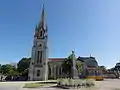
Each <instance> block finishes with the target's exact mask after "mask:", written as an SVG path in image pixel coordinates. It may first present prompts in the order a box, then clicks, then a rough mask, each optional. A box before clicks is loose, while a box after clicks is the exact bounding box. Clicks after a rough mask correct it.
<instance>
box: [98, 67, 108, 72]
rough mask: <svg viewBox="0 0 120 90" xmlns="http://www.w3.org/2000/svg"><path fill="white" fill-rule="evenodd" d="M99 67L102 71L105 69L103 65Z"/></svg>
mask: <svg viewBox="0 0 120 90" xmlns="http://www.w3.org/2000/svg"><path fill="white" fill-rule="evenodd" d="M99 68H100V69H101V70H102V72H103V73H105V72H106V71H107V70H106V67H105V66H99Z"/></svg>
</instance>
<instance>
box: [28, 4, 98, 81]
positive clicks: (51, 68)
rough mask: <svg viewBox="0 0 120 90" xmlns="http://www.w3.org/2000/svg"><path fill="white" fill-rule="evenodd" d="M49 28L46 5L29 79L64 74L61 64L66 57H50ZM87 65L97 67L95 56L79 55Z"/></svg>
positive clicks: (32, 57)
mask: <svg viewBox="0 0 120 90" xmlns="http://www.w3.org/2000/svg"><path fill="white" fill-rule="evenodd" d="M47 35H48V28H47V24H46V21H45V12H44V6H43V8H42V14H41V20H40V22H39V24H38V25H36V28H35V34H34V40H33V47H32V53H31V62H30V66H29V73H28V79H29V80H31V81H43V80H48V79H57V78H59V77H61V75H62V67H61V64H62V62H63V61H64V60H65V58H49V57H48V54H49V53H48V48H49V47H48V36H47ZM78 58H79V60H81V61H82V62H83V63H84V64H85V65H86V66H87V67H97V66H98V63H97V61H96V59H95V57H91V56H90V57H78Z"/></svg>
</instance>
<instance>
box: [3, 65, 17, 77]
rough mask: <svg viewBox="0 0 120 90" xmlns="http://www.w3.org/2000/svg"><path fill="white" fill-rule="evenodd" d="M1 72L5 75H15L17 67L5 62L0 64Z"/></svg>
mask: <svg viewBox="0 0 120 90" xmlns="http://www.w3.org/2000/svg"><path fill="white" fill-rule="evenodd" d="M1 73H2V74H5V75H17V74H18V72H17V69H16V68H14V67H13V66H12V65H10V64H5V65H2V66H1Z"/></svg>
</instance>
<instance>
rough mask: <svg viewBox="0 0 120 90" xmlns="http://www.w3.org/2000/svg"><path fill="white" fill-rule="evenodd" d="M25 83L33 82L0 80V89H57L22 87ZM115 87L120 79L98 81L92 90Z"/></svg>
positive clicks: (117, 87) (111, 89)
mask: <svg viewBox="0 0 120 90" xmlns="http://www.w3.org/2000/svg"><path fill="white" fill-rule="evenodd" d="M25 83H31V82H0V90H56V88H39V89H28V88H22V87H23V86H24V84H25ZM115 89H120V80H119V79H105V80H104V81H96V86H95V87H94V88H92V90H115ZM58 90H63V89H58ZM72 90H73V89H72ZM80 90H89V89H80Z"/></svg>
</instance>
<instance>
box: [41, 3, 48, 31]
mask: <svg viewBox="0 0 120 90" xmlns="http://www.w3.org/2000/svg"><path fill="white" fill-rule="evenodd" d="M39 26H40V27H41V28H43V29H44V30H46V22H45V8H44V5H43V6H42V14H41V20H40V23H39Z"/></svg>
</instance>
